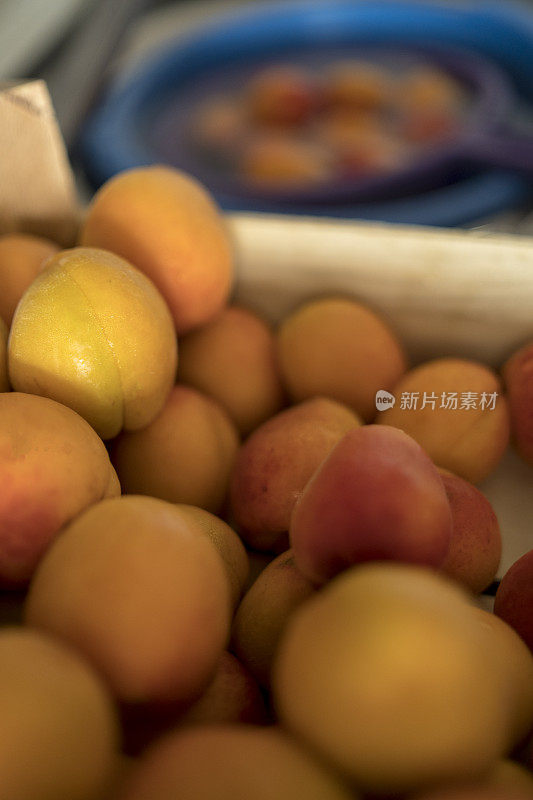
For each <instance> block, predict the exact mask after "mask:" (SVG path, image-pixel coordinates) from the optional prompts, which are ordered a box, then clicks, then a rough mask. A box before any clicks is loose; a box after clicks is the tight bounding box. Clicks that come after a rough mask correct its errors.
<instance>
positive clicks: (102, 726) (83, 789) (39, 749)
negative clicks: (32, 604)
mask: <svg viewBox="0 0 533 800" xmlns="http://www.w3.org/2000/svg"><path fill="white" fill-rule="evenodd" d="M0 740H1V741H2V747H1V748H0V787H1V789H0V793H1V797H2V798H6V800H36V799H37V798H39V800H57V799H58V798H59V797H64V798H67V797H68V798H69V800H99V798H100V797H101V793H102V792H103V790H104V789H105V788H106V787H107V785H108V782H110V780H111V776H112V770H113V764H114V759H115V748H117V747H118V720H117V718H116V712H115V710H114V708H113V706H112V703H111V699H110V697H109V695H108V692H107V690H106V689H105V687H104V685H103V683H102V682H101V681H100V679H99V678H98V677H97V675H96V674H95V673H94V672H93V670H92V669H91V667H90V666H89V665H88V664H87V663H86V662H85V661H84V660H82V659H81V658H80V656H79V655H78V654H77V653H75V652H73V651H72V650H70V649H69V648H66V647H65V646H64V645H62V644H60V643H59V642H57V641H55V640H54V639H52V638H49V637H47V636H44V635H42V634H40V633H37V632H35V631H28V630H24V629H23V628H15V627H13V628H3V629H2V630H1V631H0Z"/></svg>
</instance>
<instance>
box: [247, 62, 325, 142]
mask: <svg viewBox="0 0 533 800" xmlns="http://www.w3.org/2000/svg"><path fill="white" fill-rule="evenodd" d="M318 99H319V98H318V95H317V90H316V87H315V85H314V83H313V79H312V78H311V76H310V74H309V73H308V72H306V71H305V70H303V69H300V68H299V67H293V66H291V65H287V66H284V65H279V66H278V65H276V66H274V67H266V68H265V69H263V70H261V71H259V72H257V73H256V74H255V75H254V76H253V77H252V78H251V79H250V80H249V81H248V84H247V86H246V90H245V99H244V103H245V108H246V110H247V112H248V114H249V115H250V117H251V118H252V120H254V121H255V122H258V123H260V124H262V125H273V126H280V127H292V126H299V125H302V124H304V123H305V122H306V121H307V120H308V119H309V117H310V115H311V114H312V113H313V112H314V110H315V108H316V106H317V101H318Z"/></svg>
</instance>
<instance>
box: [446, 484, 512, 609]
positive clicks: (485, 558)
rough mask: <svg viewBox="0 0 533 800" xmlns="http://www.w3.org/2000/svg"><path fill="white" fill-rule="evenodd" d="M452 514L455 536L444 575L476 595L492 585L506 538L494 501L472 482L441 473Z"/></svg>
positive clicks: (452, 537) (451, 542)
mask: <svg viewBox="0 0 533 800" xmlns="http://www.w3.org/2000/svg"><path fill="white" fill-rule="evenodd" d="M439 473H440V477H441V480H442V482H443V484H444V489H445V491H446V496H447V497H448V502H449V503H450V508H451V511H452V520H453V525H452V536H451V540H450V546H449V548H448V553H447V555H446V558H445V559H444V561H443V562H442V564H441V565H440V570H441V572H444V573H445V574H446V575H449V576H450V578H454V579H455V580H457V581H459V582H460V583H463V584H464V585H465V586H466V587H467V588H468V589H470V590H471V591H472V592H474V593H475V594H479V593H480V592H482V591H483V590H484V589H486V588H487V586H490V584H491V583H492V581H493V580H494V578H495V577H496V573H497V571H498V567H499V565H500V558H501V554H502V537H501V532H500V526H499V524H498V518H497V516H496V513H495V511H494V509H493V508H492V506H491V504H490V502H489V501H488V500H487V498H486V497H485V495H484V494H482V493H481V492H480V491H479V489H476V487H475V486H472V484H471V483H468V481H465V480H464V479H463V478H460V477H459V476H458V475H453V474H452V473H451V472H448V471H446V470H439Z"/></svg>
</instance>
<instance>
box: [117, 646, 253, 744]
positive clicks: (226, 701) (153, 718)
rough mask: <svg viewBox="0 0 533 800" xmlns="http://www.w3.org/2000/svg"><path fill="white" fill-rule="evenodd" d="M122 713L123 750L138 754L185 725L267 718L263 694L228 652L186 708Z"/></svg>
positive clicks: (132, 708)
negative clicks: (199, 694)
mask: <svg viewBox="0 0 533 800" xmlns="http://www.w3.org/2000/svg"><path fill="white" fill-rule="evenodd" d="M122 711H123V714H122V722H123V732H124V746H125V749H126V752H128V753H130V754H134V755H139V754H140V753H142V752H143V751H144V750H146V748H147V747H149V746H150V745H151V744H153V743H154V742H155V741H156V740H157V739H159V738H160V737H161V736H162V735H163V734H165V733H168V732H169V731H171V730H174V729H176V728H182V727H184V726H185V725H211V724H215V723H216V724H223V723H225V724H231V723H246V724H248V725H262V724H265V723H266V721H267V710H266V707H265V702H264V700H263V696H262V694H261V691H260V689H259V686H258V685H257V683H256V681H255V680H254V678H253V677H252V675H251V674H250V673H249V672H248V670H247V669H245V667H243V665H242V664H241V662H240V661H238V660H237V659H236V658H235V656H233V655H232V654H231V653H228V652H227V651H225V652H223V653H222V655H221V656H220V659H219V661H218V664H217V668H216V671H215V674H214V676H213V679H212V681H211V682H210V683H209V685H208V686H207V687H206V689H205V690H204V692H203V694H202V695H201V697H200V698H199V699H198V700H196V702H194V703H193V704H192V705H190V706H188V707H187V708H185V709H183V708H181V709H180V708H179V707H174V706H168V707H165V706H163V707H158V708H145V707H142V706H141V707H137V706H129V707H128V706H125V707H124V708H123V709H122Z"/></svg>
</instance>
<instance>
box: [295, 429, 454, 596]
mask: <svg viewBox="0 0 533 800" xmlns="http://www.w3.org/2000/svg"><path fill="white" fill-rule="evenodd" d="M451 530H452V516H451V513H450V505H449V503H448V500H447V497H446V492H445V490H444V487H443V485H442V481H441V479H440V476H439V474H438V472H437V470H436V468H435V467H434V465H433V464H432V462H431V460H430V459H429V458H428V456H427V455H426V454H425V453H424V451H423V450H422V448H421V447H420V445H418V444H417V443H416V442H415V441H414V439H411V437H410V436H407V434H405V433H403V431H399V430H397V429H396V428H390V427H388V426H384V425H364V426H363V427H361V428H356V429H355V430H352V431H349V432H348V433H347V434H345V436H344V437H343V438H342V439H341V440H340V442H338V444H336V445H335V447H334V448H333V450H332V451H331V453H330V454H329V456H328V457H327V458H326V459H325V461H324V462H323V463H322V464H321V465H320V466H319V468H318V469H317V471H316V472H315V474H314V475H313V477H312V478H311V480H310V481H309V483H308V484H307V485H306V487H305V488H304V490H303V492H302V493H301V495H300V497H299V498H298V500H297V502H296V504H295V506H294V510H293V512H292V518H291V523H290V529H289V538H290V542H291V546H292V548H293V550H294V558H295V561H296V565H297V566H298V568H299V569H300V570H301V571H302V573H303V574H304V575H305V576H306V577H307V578H308V579H309V580H311V581H314V582H315V583H323V582H324V581H327V580H329V579H330V578H332V577H333V576H334V575H335V574H337V573H338V572H340V571H342V570H344V569H346V568H347V567H349V566H351V565H352V564H356V563H359V562H362V561H379V560H381V561H383V560H389V559H390V560H396V561H404V562H408V563H412V564H425V565H427V566H433V567H437V566H439V565H440V564H441V563H442V561H443V560H444V558H445V556H446V553H447V552H448V547H449V543H450V536H451Z"/></svg>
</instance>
